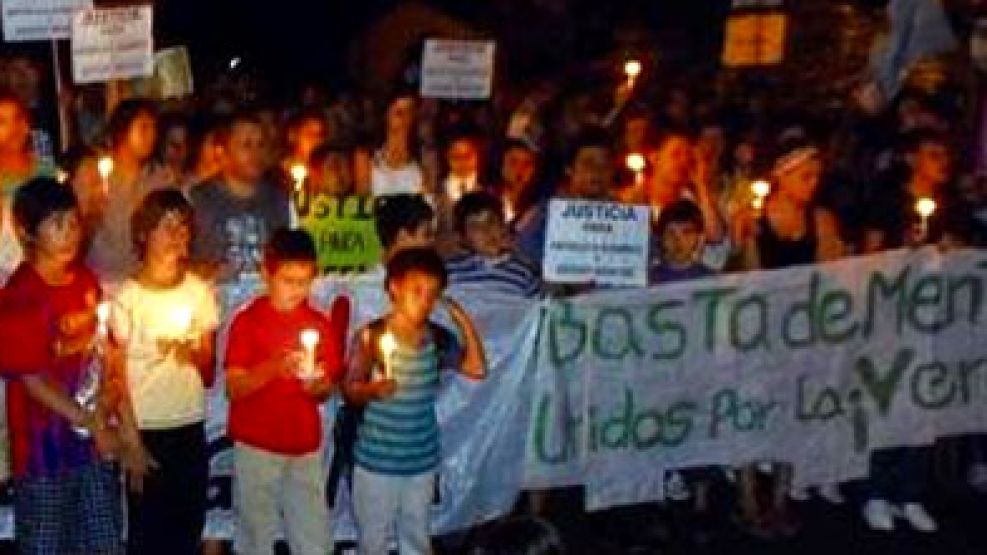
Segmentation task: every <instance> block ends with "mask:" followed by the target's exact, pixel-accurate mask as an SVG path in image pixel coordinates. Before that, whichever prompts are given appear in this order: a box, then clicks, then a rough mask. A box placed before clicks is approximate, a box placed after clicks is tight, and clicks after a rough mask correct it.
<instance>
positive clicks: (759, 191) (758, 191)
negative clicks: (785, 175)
mask: <svg viewBox="0 0 987 555" xmlns="http://www.w3.org/2000/svg"><path fill="white" fill-rule="evenodd" d="M751 192H752V193H754V198H759V199H761V200H764V199H765V198H766V197H767V196H768V195H769V194H771V183H769V182H767V181H765V180H764V179H758V180H757V181H754V182H753V183H751Z"/></svg>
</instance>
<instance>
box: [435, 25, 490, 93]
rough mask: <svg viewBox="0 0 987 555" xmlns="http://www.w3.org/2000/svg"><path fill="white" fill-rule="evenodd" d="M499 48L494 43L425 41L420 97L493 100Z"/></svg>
mask: <svg viewBox="0 0 987 555" xmlns="http://www.w3.org/2000/svg"><path fill="white" fill-rule="evenodd" d="M496 49H497V43H495V42H493V41H476V40H439V39H429V40H426V41H425V49H424V51H423V52H422V74H421V95H422V96H423V97H426V98H450V99H462V100H482V99H486V98H490V93H491V91H492V89H493V74H494V52H495V51H496Z"/></svg>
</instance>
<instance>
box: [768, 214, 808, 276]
mask: <svg viewBox="0 0 987 555" xmlns="http://www.w3.org/2000/svg"><path fill="white" fill-rule="evenodd" d="M813 214H815V209H814V208H810V209H808V210H806V214H805V220H806V222H805V234H804V235H803V236H802V238H801V239H796V240H794V241H793V240H790V239H783V238H781V237H779V236H778V234H777V233H775V230H774V228H773V227H772V226H771V222H770V221H769V220H768V217H767V216H766V215H765V216H762V217H761V219H760V220H758V221H757V254H758V257H759V258H760V261H761V268H762V269H765V270H774V269H777V268H787V267H788V266H798V265H801V264H813V263H815V262H816V245H817V244H818V239H817V237H816V221H815V218H813V217H812V215H813Z"/></svg>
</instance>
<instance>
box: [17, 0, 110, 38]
mask: <svg viewBox="0 0 987 555" xmlns="http://www.w3.org/2000/svg"><path fill="white" fill-rule="evenodd" d="M2 2H3V40H4V41H5V42H22V41H44V40H57V39H67V38H69V37H70V36H71V35H72V15H73V14H74V13H75V12H77V11H79V10H85V9H91V8H92V7H93V1H92V0H2Z"/></svg>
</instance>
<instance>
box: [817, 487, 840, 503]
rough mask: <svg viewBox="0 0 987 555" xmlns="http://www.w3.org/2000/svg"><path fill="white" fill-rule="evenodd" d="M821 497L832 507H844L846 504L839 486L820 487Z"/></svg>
mask: <svg viewBox="0 0 987 555" xmlns="http://www.w3.org/2000/svg"><path fill="white" fill-rule="evenodd" d="M819 497H821V498H822V499H823V500H824V501H826V502H827V503H830V504H832V505H842V504H843V503H845V502H846V499H844V497H843V494H842V493H840V486H839V485H838V484H824V485H821V486H819Z"/></svg>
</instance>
